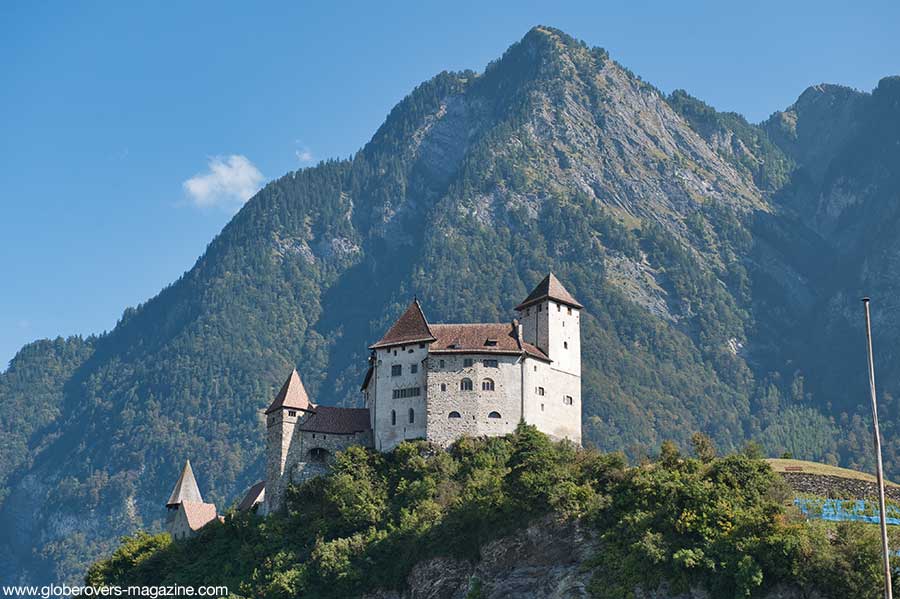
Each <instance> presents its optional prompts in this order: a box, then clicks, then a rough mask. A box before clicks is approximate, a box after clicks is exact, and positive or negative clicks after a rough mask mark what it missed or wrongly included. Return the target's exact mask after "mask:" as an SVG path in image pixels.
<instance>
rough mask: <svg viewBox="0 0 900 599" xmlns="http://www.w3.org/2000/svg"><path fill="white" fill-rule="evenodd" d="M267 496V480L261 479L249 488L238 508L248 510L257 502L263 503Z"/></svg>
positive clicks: (242, 510) (243, 510)
mask: <svg viewBox="0 0 900 599" xmlns="http://www.w3.org/2000/svg"><path fill="white" fill-rule="evenodd" d="M265 497H266V481H264V480H261V481H259V482H258V483H256V484H255V485H253V486H252V487H250V488H249V489H248V490H247V493H246V494H245V495H244V498H243V499H241V502H240V503H239V504H238V506H237V509H238V511H241V512H246V511H247V510H249V509H250V508H252V507H253V506H254V505H256V504H257V503H261V502H262V500H263V499H265Z"/></svg>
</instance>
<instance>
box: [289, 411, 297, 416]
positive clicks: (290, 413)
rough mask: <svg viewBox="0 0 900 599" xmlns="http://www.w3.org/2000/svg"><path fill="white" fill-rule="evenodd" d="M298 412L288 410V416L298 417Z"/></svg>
mask: <svg viewBox="0 0 900 599" xmlns="http://www.w3.org/2000/svg"><path fill="white" fill-rule="evenodd" d="M296 415H297V412H296V411H295V410H288V416H296Z"/></svg>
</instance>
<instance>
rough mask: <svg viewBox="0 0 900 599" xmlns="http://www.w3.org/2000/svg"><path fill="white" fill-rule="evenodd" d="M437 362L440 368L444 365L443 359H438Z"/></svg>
mask: <svg viewBox="0 0 900 599" xmlns="http://www.w3.org/2000/svg"><path fill="white" fill-rule="evenodd" d="M438 363H439V364H440V367H441V368H443V367H444V361H443V360H440V361H439V362H438Z"/></svg>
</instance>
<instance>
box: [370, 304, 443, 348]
mask: <svg viewBox="0 0 900 599" xmlns="http://www.w3.org/2000/svg"><path fill="white" fill-rule="evenodd" d="M433 340H434V335H432V333H431V329H429V327H428V321H427V320H426V319H425V314H424V313H423V312H422V306H420V305H419V301H418V300H413V301H412V302H411V303H410V304H409V306H408V307H407V308H406V311H405V312H404V313H403V314H401V315H400V318H398V319H397V322H395V323H394V324H393V325H392V326H391V328H389V329H388V331H387V333H385V334H384V337H382V338H381V339H380V340H378V342H377V343H375V344H373V345H370V346H369V349H377V348H379V347H389V346H391V345H402V344H404V343H421V342H423V341H433Z"/></svg>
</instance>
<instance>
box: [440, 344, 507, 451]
mask: <svg viewBox="0 0 900 599" xmlns="http://www.w3.org/2000/svg"><path fill="white" fill-rule="evenodd" d="M466 358H469V359H471V360H472V366H468V367H466V366H463V364H464V363H465V362H464V361H465V359H466ZM485 359H488V360H497V363H498V365H497V367H492V366H484V362H483V361H484V360H485ZM441 360H443V361H444V366H443V367H441ZM521 374H522V371H521V358H520V356H510V355H497V354H490V355H486V354H455V353H454V354H431V355H430V356H429V358H428V380H427V384H428V406H427V411H428V420H427V438H428V440H429V441H431V442H433V443H436V444H438V445H443V446H446V445H449V444H451V443H452V442H453V441H455V440H456V439H458V438H459V437H461V436H463V435H466V436H470V437H477V436H498V435H505V434H507V433H510V432H512V431H513V430H515V428H516V425H517V424H518V423H519V419H520V418H521V406H522V403H521V399H522V394H521V389H522V386H521ZM464 378H468V379H471V380H472V391H462V390H461V389H460V382H461V381H462V379H464ZM486 378H490V379H491V380H493V381H494V390H493V391H483V390H482V381H484V379H486ZM442 385H446V388H445V390H442V387H441V386H442ZM454 411H455V412H459V414H460V418H452V419H451V418H449V417H448V416H449V414H450V412H454ZM491 412H498V413H499V414H500V418H488V414H490V413H491Z"/></svg>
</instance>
